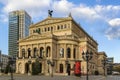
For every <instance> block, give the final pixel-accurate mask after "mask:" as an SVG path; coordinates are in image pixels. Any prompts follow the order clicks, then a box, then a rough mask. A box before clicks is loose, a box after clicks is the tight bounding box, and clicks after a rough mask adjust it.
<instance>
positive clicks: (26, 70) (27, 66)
mask: <svg viewBox="0 0 120 80" xmlns="http://www.w3.org/2000/svg"><path fill="white" fill-rule="evenodd" d="M28 71H29V64H28V63H26V64H25V73H28Z"/></svg>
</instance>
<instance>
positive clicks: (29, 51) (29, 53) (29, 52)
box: [28, 48, 31, 58]
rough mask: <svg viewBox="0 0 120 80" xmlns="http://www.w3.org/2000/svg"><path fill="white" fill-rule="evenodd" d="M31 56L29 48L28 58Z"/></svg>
mask: <svg viewBox="0 0 120 80" xmlns="http://www.w3.org/2000/svg"><path fill="white" fill-rule="evenodd" d="M30 56H31V50H30V48H28V58H29V57H30Z"/></svg>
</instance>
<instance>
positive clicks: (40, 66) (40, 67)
mask: <svg viewBox="0 0 120 80" xmlns="http://www.w3.org/2000/svg"><path fill="white" fill-rule="evenodd" d="M39 69H40V73H42V63H40V65H39Z"/></svg>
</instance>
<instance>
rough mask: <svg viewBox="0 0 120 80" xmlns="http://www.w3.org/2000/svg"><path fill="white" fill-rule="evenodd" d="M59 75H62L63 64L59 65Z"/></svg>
mask: <svg viewBox="0 0 120 80" xmlns="http://www.w3.org/2000/svg"><path fill="white" fill-rule="evenodd" d="M60 73H63V64H60Z"/></svg>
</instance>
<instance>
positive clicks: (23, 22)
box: [9, 10, 31, 56]
mask: <svg viewBox="0 0 120 80" xmlns="http://www.w3.org/2000/svg"><path fill="white" fill-rule="evenodd" d="M30 24H31V17H30V16H29V14H28V13H27V12H26V11H24V10H17V11H12V12H10V13H9V55H11V56H16V55H17V53H18V43H17V41H18V40H19V39H22V38H25V37H26V36H28V34H29V30H28V28H29V26H30Z"/></svg>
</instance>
